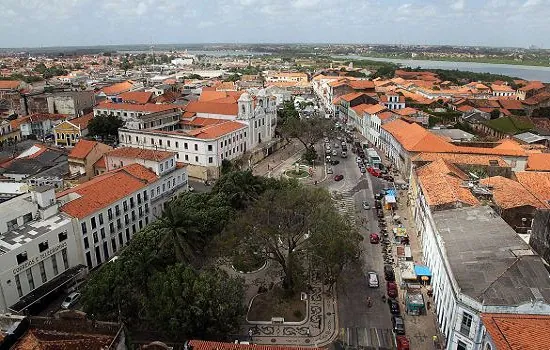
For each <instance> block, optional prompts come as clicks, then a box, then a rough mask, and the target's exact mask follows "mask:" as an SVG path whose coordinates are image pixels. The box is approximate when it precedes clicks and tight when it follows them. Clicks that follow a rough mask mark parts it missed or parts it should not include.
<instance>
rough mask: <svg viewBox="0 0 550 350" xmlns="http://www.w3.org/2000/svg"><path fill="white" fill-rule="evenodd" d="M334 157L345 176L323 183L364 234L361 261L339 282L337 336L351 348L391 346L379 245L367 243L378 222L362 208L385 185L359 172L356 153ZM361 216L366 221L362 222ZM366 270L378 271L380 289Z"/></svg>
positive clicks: (381, 181)
mask: <svg viewBox="0 0 550 350" xmlns="http://www.w3.org/2000/svg"><path fill="white" fill-rule="evenodd" d="M332 144H334V141H332ZM350 149H351V147H350V146H348V150H350ZM336 158H337V159H338V160H339V161H340V164H338V165H335V166H333V169H334V175H336V174H342V175H344V179H343V180H342V181H340V182H335V181H334V180H333V176H332V177H329V178H328V179H327V180H326V181H325V182H324V183H323V186H325V187H326V188H327V189H329V190H330V191H331V193H334V191H337V192H338V193H340V194H341V196H339V197H338V198H341V199H339V200H338V202H339V203H338V204H337V205H338V207H339V210H340V211H345V212H346V213H347V214H348V215H350V216H351V219H352V220H353V221H354V222H355V223H356V224H357V225H358V226H359V227H360V232H361V234H362V236H363V237H364V240H363V245H362V248H363V255H362V258H361V263H360V264H357V265H356V266H350V267H349V268H348V269H347V270H346V271H344V273H343V275H342V278H341V281H340V282H339V284H338V310H339V327H340V339H341V340H342V341H343V342H344V343H345V344H347V345H349V346H351V347H373V348H374V349H376V348H379V349H386V348H387V349H391V348H392V338H393V336H392V333H391V319H390V312H389V308H388V305H387V304H386V303H383V302H382V298H381V297H382V294H383V293H384V291H385V281H384V277H383V273H382V272H383V260H382V254H381V247H380V245H378V244H370V242H369V239H368V237H369V234H370V233H372V232H378V223H377V221H376V218H375V215H374V210H364V209H363V208H362V201H363V200H367V201H368V202H369V203H370V204H371V205H373V204H374V193H377V192H380V191H381V190H382V189H383V188H384V187H387V186H388V184H387V182H386V181H384V180H381V179H379V178H375V177H372V176H371V175H370V174H368V173H366V174H361V172H360V171H359V168H358V166H357V163H356V162H355V158H356V157H355V154H353V153H351V152H350V154H349V156H348V158H340V157H336ZM363 218H365V219H367V220H368V222H366V223H363ZM368 271H375V272H377V273H378V275H379V279H380V287H379V288H369V287H368V284H367V279H366V274H367V272H368ZM368 297H370V298H371V300H372V301H373V306H372V307H371V308H369V307H367V298H368Z"/></svg>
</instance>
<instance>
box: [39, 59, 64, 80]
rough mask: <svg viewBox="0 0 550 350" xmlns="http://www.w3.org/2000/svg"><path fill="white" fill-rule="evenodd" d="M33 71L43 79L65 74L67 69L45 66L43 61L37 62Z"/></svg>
mask: <svg viewBox="0 0 550 350" xmlns="http://www.w3.org/2000/svg"><path fill="white" fill-rule="evenodd" d="M33 70H34V71H35V72H37V73H39V74H41V75H42V77H43V78H44V79H50V78H52V77H55V76H60V75H67V73H68V72H67V70H66V69H64V68H62V67H59V66H55V65H54V66H51V67H46V65H45V64H44V63H39V64H37V65H36V66H35V67H34V69H33Z"/></svg>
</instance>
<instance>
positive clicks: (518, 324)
mask: <svg viewBox="0 0 550 350" xmlns="http://www.w3.org/2000/svg"><path fill="white" fill-rule="evenodd" d="M481 321H482V322H483V324H484V325H485V328H486V329H487V333H489V335H490V336H491V339H492V340H493V342H494V344H495V345H496V350H523V349H529V350H546V349H548V344H549V343H550V315H518V314H482V315H481Z"/></svg>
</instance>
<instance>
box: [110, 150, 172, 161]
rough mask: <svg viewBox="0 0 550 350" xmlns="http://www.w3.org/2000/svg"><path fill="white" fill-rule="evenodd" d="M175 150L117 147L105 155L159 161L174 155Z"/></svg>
mask: <svg viewBox="0 0 550 350" xmlns="http://www.w3.org/2000/svg"><path fill="white" fill-rule="evenodd" d="M175 155H176V153H175V152H167V151H159V150H152V149H145V148H135V147H119V148H115V149H114V150H112V151H110V152H108V153H107V154H106V155H105V156H107V157H119V158H133V159H136V158H137V159H144V160H153V161H160V160H164V159H167V158H170V157H173V156H175Z"/></svg>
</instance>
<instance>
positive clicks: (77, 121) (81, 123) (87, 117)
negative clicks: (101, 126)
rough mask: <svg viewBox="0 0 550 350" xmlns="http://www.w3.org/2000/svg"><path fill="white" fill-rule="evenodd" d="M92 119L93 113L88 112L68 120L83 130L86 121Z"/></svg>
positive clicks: (86, 125)
mask: <svg viewBox="0 0 550 350" xmlns="http://www.w3.org/2000/svg"><path fill="white" fill-rule="evenodd" d="M92 119H94V113H88V114H85V115H83V116H82V117H78V118H74V119H70V120H68V121H69V123H72V124H74V125H76V126H78V127H80V130H84V129H86V128H87V127H88V123H89V122H90V120H92Z"/></svg>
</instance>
